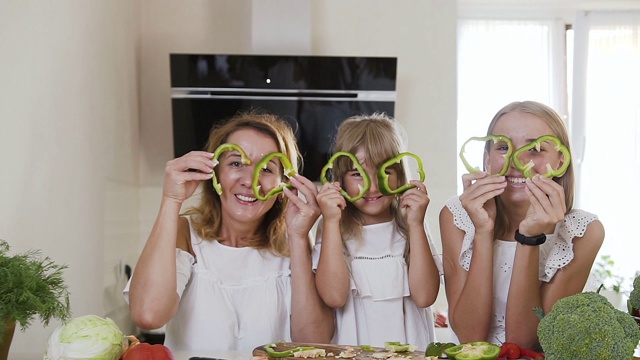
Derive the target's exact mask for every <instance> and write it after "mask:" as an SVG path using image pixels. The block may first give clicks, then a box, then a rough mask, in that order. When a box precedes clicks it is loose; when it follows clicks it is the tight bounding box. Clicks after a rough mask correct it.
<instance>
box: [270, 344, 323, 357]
mask: <svg viewBox="0 0 640 360" xmlns="http://www.w3.org/2000/svg"><path fill="white" fill-rule="evenodd" d="M275 347H276V344H268V345H265V346H264V350H265V351H266V352H267V355H268V356H269V357H270V358H283V357H289V356H293V354H294V353H296V352H298V351H305V350H313V349H315V348H314V347H313V346H298V347H297V348H293V349H289V350H285V351H275V350H274V348H275Z"/></svg>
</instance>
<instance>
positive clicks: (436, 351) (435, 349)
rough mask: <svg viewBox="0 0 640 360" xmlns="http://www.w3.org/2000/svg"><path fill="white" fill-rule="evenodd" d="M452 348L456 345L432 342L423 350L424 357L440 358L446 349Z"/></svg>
mask: <svg viewBox="0 0 640 360" xmlns="http://www.w3.org/2000/svg"><path fill="white" fill-rule="evenodd" d="M454 346H456V344H454V343H452V342H448V343H442V342H432V343H430V344H429V345H428V346H427V349H426V350H425V355H427V356H437V357H442V355H444V351H445V350H446V349H448V348H450V347H454Z"/></svg>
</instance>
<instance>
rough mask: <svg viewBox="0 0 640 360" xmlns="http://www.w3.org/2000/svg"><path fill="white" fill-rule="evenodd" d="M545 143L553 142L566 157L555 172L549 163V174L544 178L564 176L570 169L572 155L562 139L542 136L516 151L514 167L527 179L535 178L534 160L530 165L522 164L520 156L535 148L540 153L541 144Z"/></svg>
mask: <svg viewBox="0 0 640 360" xmlns="http://www.w3.org/2000/svg"><path fill="white" fill-rule="evenodd" d="M545 141H551V142H553V143H554V144H555V148H556V150H557V151H559V152H561V153H562V154H563V155H564V163H563V164H562V166H561V167H560V168H558V169H557V170H554V169H553V168H551V165H550V164H549V163H547V173H546V174H544V176H545V177H547V178H552V177H558V176H562V175H564V173H565V172H566V171H567V169H568V168H569V164H570V163H571V153H569V149H567V147H566V146H564V145H563V144H562V142H561V141H560V139H558V138H557V137H555V136H553V135H543V136H540V137H539V138H537V139H535V140H533V141H532V142H530V143H529V144H527V145H525V146H523V147H521V148H519V149H518V150H516V151H515V152H514V153H513V165H514V166H515V167H516V168H517V169H518V170H520V171H522V175H524V177H526V178H531V177H533V174H532V173H531V169H532V168H533V166H534V163H533V161H532V160H530V161H529V162H528V163H526V164H522V162H521V161H520V159H519V158H518V156H519V155H520V154H522V153H523V152H525V151H528V150H531V149H533V148H536V149H537V150H538V151H539V150H540V144H541V143H543V142H545Z"/></svg>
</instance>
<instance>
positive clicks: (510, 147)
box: [459, 135, 513, 176]
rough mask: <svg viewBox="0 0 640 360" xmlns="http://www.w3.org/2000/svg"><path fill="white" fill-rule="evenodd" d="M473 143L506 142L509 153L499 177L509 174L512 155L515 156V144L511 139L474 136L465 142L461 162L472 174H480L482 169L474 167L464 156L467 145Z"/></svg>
mask: <svg viewBox="0 0 640 360" xmlns="http://www.w3.org/2000/svg"><path fill="white" fill-rule="evenodd" d="M473 141H484V142H486V141H493V143H494V144H495V143H497V142H500V141H504V142H505V143H506V144H507V153H506V154H504V166H502V170H500V172H499V173H498V174H497V175H498V176H502V175H504V174H506V173H507V170H509V165H510V164H511V155H512V154H513V143H512V142H511V139H509V138H508V137H506V136H504V135H487V136H484V137H478V136H474V137H471V138H469V139H468V140H467V141H465V142H464V144H462V147H461V148H460V154H459V155H460V160H462V164H464V167H465V168H466V169H467V171H468V172H470V173H472V174H474V173H478V172H480V168H478V167H474V166H472V165H471V164H470V163H469V161H468V160H467V158H466V157H465V156H464V154H465V147H466V146H467V144H468V143H470V142H473Z"/></svg>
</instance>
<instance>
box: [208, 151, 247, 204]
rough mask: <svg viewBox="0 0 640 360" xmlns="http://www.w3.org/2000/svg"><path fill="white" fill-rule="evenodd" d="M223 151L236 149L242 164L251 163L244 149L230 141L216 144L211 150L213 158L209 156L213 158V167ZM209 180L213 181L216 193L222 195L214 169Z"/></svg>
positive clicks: (216, 164)
mask: <svg viewBox="0 0 640 360" xmlns="http://www.w3.org/2000/svg"><path fill="white" fill-rule="evenodd" d="M225 151H237V152H239V153H240V160H241V161H242V163H243V164H245V165H248V164H251V160H249V158H248V157H247V154H245V153H244V150H242V148H241V147H240V146H238V145H236V144H232V143H224V144H221V145H220V146H218V147H217V148H216V150H215V151H214V152H213V158H211V160H213V163H214V165H213V167H214V168H215V167H216V166H218V164H219V162H218V159H219V158H220V155H222V153H224V152H225ZM211 181H212V182H213V188H214V189H215V190H216V192H217V193H218V195H222V186H221V185H220V182H218V178H217V177H216V172H215V170H214V171H213V176H212V177H211Z"/></svg>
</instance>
